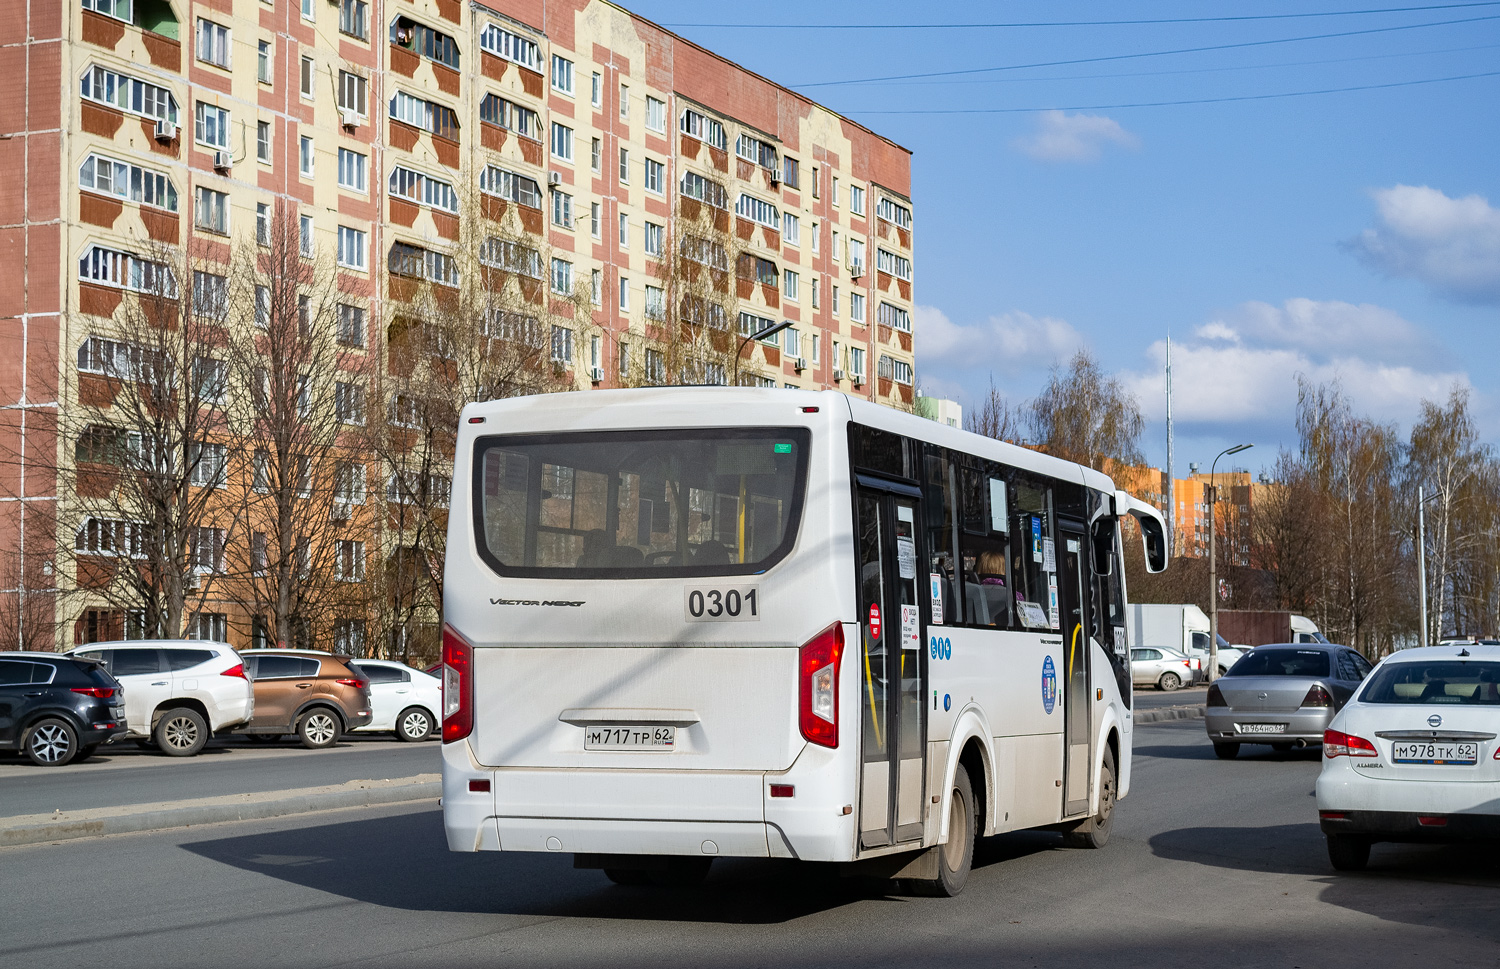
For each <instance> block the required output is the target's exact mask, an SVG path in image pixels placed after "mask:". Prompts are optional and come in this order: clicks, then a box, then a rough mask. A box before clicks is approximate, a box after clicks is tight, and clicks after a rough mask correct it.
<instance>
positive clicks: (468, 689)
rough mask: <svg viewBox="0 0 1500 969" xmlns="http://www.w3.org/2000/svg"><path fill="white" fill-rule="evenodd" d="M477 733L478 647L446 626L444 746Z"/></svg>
mask: <svg viewBox="0 0 1500 969" xmlns="http://www.w3.org/2000/svg"><path fill="white" fill-rule="evenodd" d="M473 731H474V647H473V646H470V645H469V643H468V641H467V640H465V639H464V638H463V637H462V636H460V635H459V634H458V630H456V629H454V628H453V627H452V626H449V625H448V624H446V623H444V624H443V743H445V744H451V743H453V742H454V741H455V740H462V739H464V738H465V737H467V736H468V735H469V734H470V733H472V732H473Z"/></svg>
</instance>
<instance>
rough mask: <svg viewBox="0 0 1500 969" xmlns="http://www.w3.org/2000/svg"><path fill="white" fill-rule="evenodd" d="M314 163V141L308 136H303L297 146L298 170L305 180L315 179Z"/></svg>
mask: <svg viewBox="0 0 1500 969" xmlns="http://www.w3.org/2000/svg"><path fill="white" fill-rule="evenodd" d="M313 161H314V154H313V140H312V139H311V138H309V137H308V136H307V135H303V136H302V137H301V138H300V139H299V140H298V146H297V170H298V171H299V172H300V173H301V175H302V177H303V178H312V177H313Z"/></svg>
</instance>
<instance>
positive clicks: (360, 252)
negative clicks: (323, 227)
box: [339, 225, 366, 272]
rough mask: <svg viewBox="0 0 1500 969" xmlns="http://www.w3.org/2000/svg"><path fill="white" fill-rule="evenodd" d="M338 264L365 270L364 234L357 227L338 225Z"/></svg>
mask: <svg viewBox="0 0 1500 969" xmlns="http://www.w3.org/2000/svg"><path fill="white" fill-rule="evenodd" d="M339 265H340V266H343V267H344V268H345V269H357V270H359V271H360V272H364V271H365V266H366V263H365V234H364V233H363V232H361V231H360V230H359V229H351V228H349V227H348V226H346V225H341V226H339Z"/></svg>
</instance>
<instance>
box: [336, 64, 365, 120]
mask: <svg viewBox="0 0 1500 969" xmlns="http://www.w3.org/2000/svg"><path fill="white" fill-rule="evenodd" d="M368 94H369V82H368V81H366V80H365V78H364V77H363V76H362V75H359V74H355V73H354V72H352V71H339V107H340V108H342V109H344V110H345V111H353V112H354V113H355V114H357V115H359V116H360V117H361V118H365V117H369V114H370V110H369V109H370V104H369V100H368Z"/></svg>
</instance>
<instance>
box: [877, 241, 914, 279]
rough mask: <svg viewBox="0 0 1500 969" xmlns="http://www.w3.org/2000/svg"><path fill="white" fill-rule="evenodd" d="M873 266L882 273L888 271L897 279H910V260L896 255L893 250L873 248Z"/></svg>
mask: <svg viewBox="0 0 1500 969" xmlns="http://www.w3.org/2000/svg"><path fill="white" fill-rule="evenodd" d="M875 268H877V269H879V270H880V271H881V272H883V273H890V274H891V275H892V276H895V277H896V278H897V279H904V280H906V281H908V282H910V281H911V260H910V259H908V258H906V257H905V256H898V255H896V254H895V253H894V252H887V251H886V250H884V249H877V250H875Z"/></svg>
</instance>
